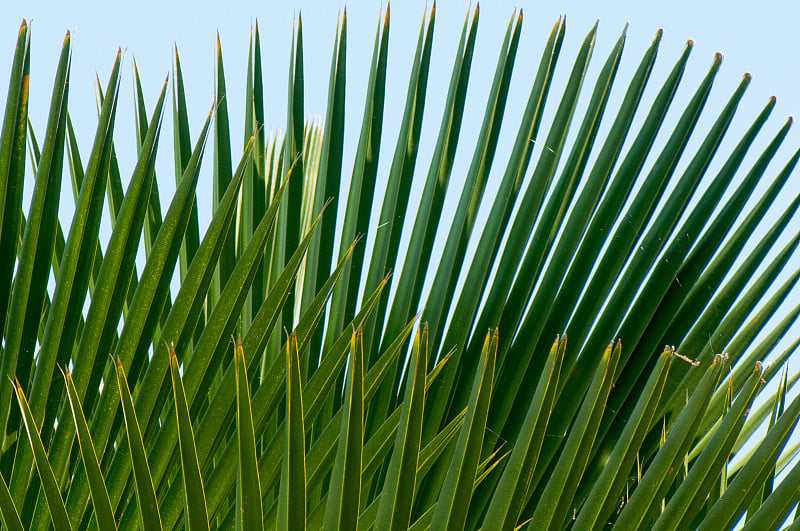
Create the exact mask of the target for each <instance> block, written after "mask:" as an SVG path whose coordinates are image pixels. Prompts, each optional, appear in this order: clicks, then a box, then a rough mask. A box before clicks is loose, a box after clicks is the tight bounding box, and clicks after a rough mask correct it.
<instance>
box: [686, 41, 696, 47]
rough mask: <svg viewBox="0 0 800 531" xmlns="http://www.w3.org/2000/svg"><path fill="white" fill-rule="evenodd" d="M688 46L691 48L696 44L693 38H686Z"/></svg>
mask: <svg viewBox="0 0 800 531" xmlns="http://www.w3.org/2000/svg"><path fill="white" fill-rule="evenodd" d="M686 46H688V47H689V48H691V47H692V46H694V40H692V39H687V40H686Z"/></svg>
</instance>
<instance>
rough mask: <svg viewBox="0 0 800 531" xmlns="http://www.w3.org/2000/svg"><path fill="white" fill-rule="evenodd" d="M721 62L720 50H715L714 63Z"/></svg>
mask: <svg viewBox="0 0 800 531" xmlns="http://www.w3.org/2000/svg"><path fill="white" fill-rule="evenodd" d="M721 62H722V52H717V53H715V54H714V65H715V66H716V65H719V64H720V63H721Z"/></svg>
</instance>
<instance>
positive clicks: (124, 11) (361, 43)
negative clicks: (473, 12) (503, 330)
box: [0, 0, 800, 270]
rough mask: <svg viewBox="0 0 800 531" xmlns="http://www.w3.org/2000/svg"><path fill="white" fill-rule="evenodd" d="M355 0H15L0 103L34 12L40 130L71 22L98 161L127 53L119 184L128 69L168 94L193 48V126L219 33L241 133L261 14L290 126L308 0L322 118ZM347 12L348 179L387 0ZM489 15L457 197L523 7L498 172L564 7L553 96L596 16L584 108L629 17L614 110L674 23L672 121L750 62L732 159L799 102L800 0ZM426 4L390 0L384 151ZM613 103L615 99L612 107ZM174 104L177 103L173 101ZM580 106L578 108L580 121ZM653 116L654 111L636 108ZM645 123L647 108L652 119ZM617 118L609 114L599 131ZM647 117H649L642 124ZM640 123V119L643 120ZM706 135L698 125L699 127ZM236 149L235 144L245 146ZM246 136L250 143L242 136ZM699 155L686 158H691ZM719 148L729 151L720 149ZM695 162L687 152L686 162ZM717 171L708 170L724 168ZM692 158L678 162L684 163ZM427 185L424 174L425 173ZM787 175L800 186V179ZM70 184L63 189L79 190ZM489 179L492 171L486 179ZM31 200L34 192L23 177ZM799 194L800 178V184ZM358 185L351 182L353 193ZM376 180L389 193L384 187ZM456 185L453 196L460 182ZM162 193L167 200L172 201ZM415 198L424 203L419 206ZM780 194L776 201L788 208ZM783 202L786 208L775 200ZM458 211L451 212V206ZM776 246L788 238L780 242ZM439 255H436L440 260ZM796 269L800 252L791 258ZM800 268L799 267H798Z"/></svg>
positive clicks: (445, 9) (438, 36)
mask: <svg viewBox="0 0 800 531" xmlns="http://www.w3.org/2000/svg"><path fill="white" fill-rule="evenodd" d="M344 5H345V4H344V3H340V4H337V3H336V2H324V1H317V2H311V1H300V2H286V3H283V2H247V3H245V2H241V3H239V2H231V1H228V2H223V3H219V2H217V3H210V2H170V1H161V2H152V1H151V0H137V1H135V2H124V3H119V4H118V5H117V6H114V7H111V6H110V4H109V3H108V2H100V1H96V0H95V1H84V2H36V3H32V2H12V5H10V6H9V5H7V6H4V16H3V17H2V27H1V28H0V30H1V31H0V98H2V99H3V100H4V99H5V93H6V90H7V81H6V79H7V76H8V71H9V69H10V64H11V58H12V53H13V44H14V40H15V39H16V35H17V28H18V26H19V23H20V20H21V19H22V18H23V17H25V18H27V19H31V18H32V19H33V23H32V28H33V33H32V67H31V72H32V75H31V110H30V114H31V119H32V121H33V124H34V127H35V128H36V130H37V132H38V134H39V135H40V136H41V135H43V134H44V127H45V123H46V112H47V108H48V101H49V98H50V91H51V84H52V79H53V75H54V69H55V65H56V61H57V58H58V52H59V49H60V46H61V41H62V39H63V36H64V32H65V31H66V30H67V29H70V30H71V31H72V32H73V35H74V40H73V42H74V47H73V55H72V74H71V87H70V95H69V96H70V111H71V113H72V117H73V120H74V121H75V126H76V129H77V133H78V136H79V141H80V145H81V146H82V149H83V150H84V151H85V152H86V154H85V155H84V157H86V156H88V150H89V147H90V144H91V140H92V138H93V136H94V128H95V116H96V107H95V92H94V83H95V74H98V75H99V76H100V79H101V80H102V81H103V83H104V84H105V81H106V79H107V76H108V74H109V72H110V69H111V66H112V64H113V60H114V54H115V52H116V50H117V47H122V49H123V50H124V52H125V60H124V65H123V68H124V77H123V84H122V89H121V93H120V109H119V112H118V118H117V122H116V132H115V138H116V142H117V150H118V154H119V158H120V164H121V167H122V169H123V170H122V173H123V179H125V178H127V177H128V176H129V175H130V171H131V169H132V167H133V163H134V157H135V149H134V145H135V144H134V137H133V132H134V121H133V106H132V102H133V91H132V76H131V70H132V64H133V59H134V58H136V61H137V63H138V65H139V70H140V74H141V76H142V81H143V83H144V88H145V95H146V98H147V102H148V105H149V108H150V109H152V105H153V103H154V101H155V98H156V96H157V92H158V90H159V88H160V85H161V82H162V81H163V79H164V77H165V75H167V74H168V73H169V72H170V69H171V52H172V47H173V44H176V45H177V47H178V49H179V52H180V54H181V61H182V65H183V72H184V76H185V81H186V86H187V90H188V94H187V96H188V106H189V113H190V116H189V118H190V125H191V127H192V134H193V137H194V135H196V134H197V132H198V129H199V127H200V125H201V123H202V120H203V119H204V117H205V115H206V113H207V112H208V110H209V109H210V106H211V103H212V101H213V88H214V81H213V79H214V77H213V72H214V43H215V34H216V32H217V31H219V34H220V37H221V40H222V47H223V54H224V58H225V65H226V76H227V83H228V97H229V101H228V103H229V112H230V113H231V128H232V137H233V139H234V141H235V142H237V143H238V142H241V141H242V137H243V134H242V132H241V131H242V123H243V120H242V117H243V110H244V76H245V71H246V61H247V46H248V39H249V35H250V28H251V24H252V23H253V22H254V21H255V20H256V19H257V20H258V21H259V24H260V28H261V37H262V47H263V48H262V50H263V52H262V53H263V55H264V68H265V72H266V74H267V75H266V79H265V87H266V90H267V94H266V107H267V124H266V126H267V129H268V130H269V129H275V130H280V129H282V127H283V123H284V120H285V115H286V111H285V102H286V94H285V92H286V85H287V81H286V79H287V69H288V60H289V47H290V43H291V40H290V39H291V31H292V20H293V18H294V17H295V16H296V15H297V13H299V12H300V11H302V14H303V23H304V39H305V81H306V83H305V87H306V93H305V102H306V103H305V105H306V107H305V108H306V113H307V115H308V117H309V118H313V117H321V116H323V115H324V112H325V100H326V97H327V79H328V72H329V62H330V57H331V46H332V43H333V34H334V29H335V26H336V18H337V14H338V13H339V12H340V10H341V9H343V7H344ZM347 7H348V19H349V22H348V57H347V75H348V85H347V97H348V99H347V117H346V131H347V133H346V138H347V139H348V140H347V143H346V145H345V154H344V170H343V173H344V174H345V175H349V173H350V171H351V168H352V160H353V151H354V147H355V145H354V144H355V142H356V140H357V137H358V128H359V127H360V121H361V113H362V110H363V95H364V90H365V78H366V73H367V69H368V66H369V61H370V54H371V50H372V41H373V38H374V34H375V29H376V27H377V24H378V17H379V10H380V9H381V7H383V8H385V4H381V3H380V2H368V1H360V2H350V3H348V4H347ZM481 8H482V10H481V20H480V25H479V30H478V42H477V46H476V55H475V59H474V63H473V68H472V77H471V80H470V86H469V92H468V99H467V106H468V108H473V109H475V111H474V112H469V113H468V114H467V116H466V117H465V122H464V126H463V129H462V131H463V132H462V135H461V139H460V142H459V144H460V146H461V147H460V148H459V152H458V153H457V160H456V166H455V168H454V173H453V178H452V180H451V192H457V191H458V189H459V184H460V179H461V178H462V177H461V176H462V175H463V173H464V171H465V170H466V167H467V165H468V164H469V160H470V157H471V150H472V145H473V143H474V140H475V137H476V136H477V130H478V127H479V124H480V121H481V118H482V115H483V109H484V104H485V97H486V94H487V92H488V90H489V84H490V82H491V74H492V72H493V70H494V66H495V61H496V58H497V53H498V48H499V45H500V42H501V40H502V38H503V32H504V31H505V27H506V24H507V23H508V20H509V17H511V16H512V14H513V12H514V9H515V8H522V9H523V10H524V13H525V20H524V24H523V32H522V41H521V44H520V51H519V53H518V57H517V63H516V67H515V72H514V78H513V81H512V86H511V93H510V100H509V104H508V107H507V110H506V121H505V122H504V133H503V135H501V143H500V146H499V148H498V155H497V158H496V161H499V162H496V163H495V169H494V170H493V174H492V175H493V176H494V175H497V174H498V172H499V171H501V170H502V165H503V164H504V162H505V159H506V155H507V153H508V150H509V149H510V143H511V142H512V141H513V136H514V132H515V130H516V127H517V125H518V121H519V115H520V114H521V110H522V107H523V105H524V103H525V100H526V98H527V95H528V91H529V86H530V83H531V80H532V78H533V75H534V73H535V68H536V66H537V63H538V60H539V57H540V54H541V49H542V47H543V45H544V42H545V40H546V38H547V35H548V33H549V31H550V29H551V28H552V26H553V24H554V23H555V22H556V20H557V19H558V17H559V15H562V14H566V15H567V34H566V39H565V42H564V47H563V49H562V52H561V56H560V60H559V68H558V71H557V72H558V73H557V77H556V81H555V82H554V87H556V88H555V89H554V90H552V91H551V98H555V97H558V96H560V90H561V87H563V83H564V80H565V79H566V76H567V75H568V73H569V68H570V66H571V62H572V61H573V59H574V56H575V51H576V49H577V47H578V46H579V44H580V42H581V40H582V39H583V37H584V35H585V34H586V32H588V31H589V29H590V28H591V27H592V25H593V24H594V22H595V21H596V20H597V19H599V20H600V26H599V32H598V38H597V44H596V47H595V54H594V57H593V60H592V63H591V65H592V66H591V68H590V70H589V73H588V74H587V82H586V84H585V85H584V87H585V88H584V94H583V99H582V104H583V106H585V104H586V101H587V99H588V95H589V91H588V90H587V89H586V87H587V86H590V84H592V83H593V81H594V79H595V78H596V76H597V73H598V71H599V69H600V66H601V65H602V62H603V61H604V60H605V57H606V55H607V54H608V53H609V51H610V49H611V46H612V44H613V43H614V42H615V41H616V39H617V38H618V36H619V34H620V32H621V31H622V28H623V27H624V25H625V23H626V22H629V23H630V27H629V30H628V39H627V43H626V48H625V52H624V54H623V59H622V64H621V67H620V70H619V73H618V75H617V82H616V84H615V87H616V88H615V90H614V92H613V96H612V103H611V104H610V105H609V110H608V111H607V113H606V114H607V116H608V115H609V114H610V113H612V112H616V103H618V102H619V100H620V97H621V94H622V93H623V91H624V88H625V86H626V84H627V81H628V80H629V79H630V76H631V74H632V72H633V71H634V69H635V68H636V66H637V65H638V62H639V60H640V58H641V56H642V54H643V53H644V50H645V49H646V48H647V46H648V45H649V44H650V42H651V41H652V39H653V36H654V35H655V33H656V30H657V29H659V28H664V37H663V40H662V44H661V47H660V51H659V57H658V60H657V63H656V68H655V70H654V72H653V74H652V76H651V81H650V85H649V88H648V91H647V93H646V95H645V104H644V105H646V102H647V101H649V100H650V99H652V97H653V95H654V93H655V91H656V90H657V88H658V86H659V85H660V83H661V82H662V81H663V79H664V77H665V75H666V72H667V71H668V70H669V69H670V68H671V67H672V65H673V63H674V61H675V60H676V59H677V57H678V56H679V54H680V53H681V52H682V50H683V47H684V43H685V42H686V40H687V39H690V38H691V39H693V40H694V42H695V48H694V51H693V53H692V57H691V59H690V62H689V67H688V69H687V72H686V74H685V76H684V81H683V82H682V85H681V88H680V90H679V92H678V94H677V96H676V101H675V103H674V104H673V111H672V113H671V115H670V116H671V118H670V119H672V120H673V121H674V120H675V119H676V117H677V115H678V113H679V112H680V110H681V109H682V107H683V105H684V104H685V102H686V101H687V100H688V98H689V97H690V96H691V94H692V93H693V91H694V90H695V88H696V86H697V83H698V82H699V80H700V79H701V78H702V77H703V76H704V75H705V73H706V71H707V69H708V67H709V66H710V64H711V62H712V59H713V56H714V53H715V52H716V51H721V52H722V53H723V54H724V61H723V65H722V68H721V71H720V73H719V75H718V77H717V80H716V83H715V86H714V90H713V91H712V97H711V99H710V101H709V104H708V106H707V109H706V111H705V113H704V117H703V119H702V120H701V122H700V124H699V126H698V131H700V132H705V131H706V130H707V129H708V127H709V125H710V123H711V122H712V121H713V119H714V118H715V117H716V114H717V112H718V111H719V110H720V109H721V107H722V106H723V105H724V103H725V101H726V100H727V98H728V97H729V96H730V94H731V93H732V92H733V90H734V89H735V87H736V85H737V84H738V83H739V81H740V80H741V78H742V75H743V74H744V73H745V72H750V73H752V74H753V81H752V83H751V86H750V88H749V89H748V93H747V94H746V96H745V98H744V100H743V102H742V104H741V105H740V108H739V111H738V113H737V116H736V118H735V119H734V122H733V124H732V126H731V130H730V132H729V133H728V136H727V138H726V141H725V142H724V143H723V146H722V148H721V154H727V153H728V152H729V151H730V148H731V147H732V146H733V145H734V143H735V142H736V141H737V140H738V138H739V137H740V136H741V134H742V132H743V130H744V129H745V128H746V127H747V126H748V125H749V124H750V122H751V121H752V120H753V119H754V117H755V116H756V114H757V113H758V112H759V111H760V110H761V109H762V108H763V106H764V105H765V104H766V103H767V100H768V98H769V96H771V95H773V94H774V95H776V96H777V98H778V104H777V106H776V108H775V111H774V112H773V115H772V117H771V119H770V121H769V122H768V125H767V126H766V127H765V128H764V132H763V133H762V135H761V136H762V139H761V144H758V145H757V146H756V149H754V150H752V151H753V153H754V154H758V153H759V152H760V149H758V146H762V147H763V145H764V144H765V143H766V141H767V140H768V138H769V137H771V136H772V135H773V134H774V132H775V131H777V129H778V128H779V127H780V126H781V125H782V124H783V122H784V121H785V119H786V117H787V116H789V115H792V114H795V115H796V114H798V113H800V68H798V67H797V61H796V59H795V58H794V57H795V56H796V52H797V50H800V32H798V31H797V30H796V24H797V21H798V20H800V6H798V4H797V3H796V2H792V1H788V0H787V1H783V2H779V1H760V2H752V1H741V0H732V1H728V2H702V1H697V0H694V1H686V0H675V1H672V2H654V3H650V2H636V1H632V0H631V1H611V2H590V1H566V2H565V1H561V2H530V1H522V2H519V3H516V4H515V3H513V2H509V1H505V0H503V1H497V2H484V3H483V4H482V5H481ZM424 9H425V3H424V2H422V1H408V2H400V1H398V2H395V3H394V4H393V5H392V19H391V33H390V45H389V67H388V68H389V70H388V76H389V77H388V82H387V86H388V88H387V115H386V119H385V125H384V137H383V147H384V148H387V147H389V148H393V146H394V142H395V139H396V135H397V129H398V124H399V120H400V112H401V109H402V104H403V100H404V97H405V91H406V86H407V80H408V73H409V70H410V63H411V59H412V56H413V53H414V46H415V40H416V36H417V33H418V30H419V24H420V21H421V18H422V13H423V10H424ZM468 9H469V4H468V3H467V2H464V1H453V2H444V1H443V2H440V3H439V4H438V5H437V23H436V30H435V41H434V51H433V58H432V61H433V66H432V74H431V76H430V79H429V84H428V98H427V102H426V113H425V118H424V122H423V130H422V131H423V132H422V134H423V136H422V142H421V144H422V147H421V153H420V157H419V159H418V162H417V171H418V172H424V171H426V170H427V164H428V162H429V159H430V154H431V151H432V147H433V146H432V143H433V140H432V138H435V137H434V135H435V134H436V131H437V130H438V126H439V121H440V119H441V108H442V103H443V100H444V97H445V92H446V87H447V81H448V78H449V75H450V70H451V66H452V60H453V54H454V51H455V47H456V44H457V40H458V35H459V32H460V31H461V27H462V23H463V21H464V17H465V15H466V13H467V10H468ZM614 102H616V103H614ZM168 105H169V104H168ZM553 107H554V104H552V103H551V106H550V108H549V109H550V110H549V113H550V114H548V115H546V116H545V119H544V122H543V124H544V127H547V126H549V117H550V116H552V112H553ZM582 109H583V107H580V108H579V109H578V111H577V113H576V119H579V117H580V116H581V113H582ZM166 112H167V113H168V114H167V116H166V118H165V121H164V130H163V131H162V145H161V149H160V150H159V163H158V171H159V173H160V186H161V190H162V193H164V194H171V191H172V189H173V188H172V186H173V184H172V183H173V181H172V176H173V169H172V163H173V162H172V161H173V159H172V150H171V148H172V142H171V135H172V133H171V111H170V110H167V111H166ZM640 114H642V113H640ZM640 119H641V117H640ZM609 122H610V119H608V118H607V119H606V121H605V122H604V126H603V128H601V135H602V134H603V131H606V130H607V127H608V123H609ZM637 123H640V122H637ZM634 126H636V124H635V125H634ZM695 136H696V138H695V143H694V144H692V145H690V147H689V151H688V153H691V152H692V147H693V146H696V145H697V144H698V143H699V138H700V135H695ZM784 145H785V147H784V149H782V150H781V152H780V153H779V154H778V156H777V157H776V163H775V164H774V165H773V166H772V167H771V169H770V174H769V175H774V174H775V172H777V168H779V167H780V166H782V165H783V163H784V162H785V161H786V160H787V159H788V157H789V156H790V153H791V152H792V151H793V149H794V148H795V147H796V146H797V145H800V134H799V133H798V132H797V131H793V132H791V133H790V134H789V137H788V138H787V141H786V142H785V144H784ZM234 146H235V150H234V154H235V155H236V146H237V144H235V145H234ZM238 146H241V144H238ZM210 157H211V150H210V149H209V151H208V152H207V161H206V164H205V165H204V166H205V170H204V172H205V173H204V175H205V176H206V177H204V179H205V180H204V181H203V182H205V183H206V185H203V184H201V186H200V189H199V191H198V194H199V197H198V200H199V211H200V216H201V223H207V221H208V214H209V212H210V204H211V199H210V189H211V185H210V164H209V163H210V160H211V159H210ZM685 158H688V157H685ZM720 158H721V157H720ZM390 159H391V153H390V152H389V151H386V149H384V151H383V156H382V159H381V169H380V173H379V175H383V176H385V175H386V173H387V170H388V164H389V162H390ZM752 160H753V157H752V156H751V157H749V158H748V159H747V160H746V161H745V163H744V166H743V167H744V168H748V167H749V165H750V164H751V163H752ZM685 163H686V161H684V162H683V164H684V165H685ZM719 165H720V161H717V162H716V166H712V168H711V169H710V170H709V171H710V172H713V171H714V168H718V167H719ZM682 167H683V166H681V167H679V171H680V169H681V168H682ZM418 184H421V180H420V182H419V183H418ZM790 186H791V185H790ZM68 187H69V183H68V181H66V180H65V191H67V192H69V188H68ZM489 187H490V189H491V182H490V185H489ZM26 188H27V190H26V198H27V197H29V194H30V190H31V189H32V185H31V183H28V184H27V185H26ZM794 188H795V189H797V186H796V185H795V186H794ZM343 189H344V190H346V187H344V188H343ZM378 191H379V193H380V184H379V188H378ZM790 192H791V191H790V190H787V193H784V194H783V199H782V200H781V203H780V205H784V204H786V203H787V202H788V200H789V197H790V195H793V193H790ZM450 195H451V196H454V195H455V193H451V194H450ZM64 197H65V201H64V202H65V206H66V208H64V215H63V216H62V222H64V223H66V222H67V215H68V212H69V211H70V208H71V207H70V206H69V205H70V203H71V201H69V199H70V198H71V192H69V193H68V194H65V196H64ZM162 204H164V201H163V200H162ZM414 205H415V201H414V199H413V198H412V205H411V208H414ZM780 205H779V206H780ZM776 212H777V211H776ZM445 219H446V217H445ZM779 245H780V244H779ZM434 258H435V257H434ZM793 264H794V267H796V266H797V260H795V261H794V262H793ZM794 267H791V266H790V267H788V268H787V269H790V270H792V269H794Z"/></svg>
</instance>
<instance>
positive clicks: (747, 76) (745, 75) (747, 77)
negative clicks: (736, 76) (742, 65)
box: [744, 72, 753, 81]
mask: <svg viewBox="0 0 800 531" xmlns="http://www.w3.org/2000/svg"><path fill="white" fill-rule="evenodd" d="M744 79H746V80H747V81H750V80H751V79H753V74H751V73H750V72H745V73H744Z"/></svg>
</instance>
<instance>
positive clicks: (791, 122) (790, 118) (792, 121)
mask: <svg viewBox="0 0 800 531" xmlns="http://www.w3.org/2000/svg"><path fill="white" fill-rule="evenodd" d="M773 98H774V96H773ZM787 121H788V122H789V125H791V124H793V123H794V118H792V117H791V116H790V117H789V119H788V120H787Z"/></svg>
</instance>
